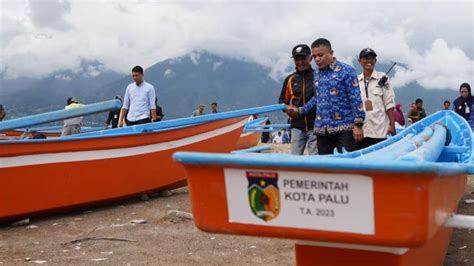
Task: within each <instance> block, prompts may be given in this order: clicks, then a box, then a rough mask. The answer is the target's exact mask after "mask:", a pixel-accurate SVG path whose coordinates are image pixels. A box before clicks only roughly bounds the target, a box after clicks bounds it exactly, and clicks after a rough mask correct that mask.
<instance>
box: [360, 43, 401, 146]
mask: <svg viewBox="0 0 474 266" xmlns="http://www.w3.org/2000/svg"><path fill="white" fill-rule="evenodd" d="M359 63H360V65H361V66H362V73H361V74H360V75H359V76H358V77H357V78H358V79H359V88H360V95H361V97H362V102H363V104H364V111H365V121H364V126H363V128H362V130H363V132H364V138H363V139H362V141H361V142H360V143H358V145H357V146H358V147H357V148H358V149H362V148H366V147H369V146H371V145H373V144H376V143H378V142H381V141H383V140H385V139H386V138H387V134H391V135H395V134H396V131H395V119H394V114H393V111H394V108H395V93H394V91H393V88H392V86H390V83H389V81H388V79H384V80H385V82H383V81H382V82H383V84H379V83H382V82H381V81H380V80H381V79H382V78H383V77H384V76H385V73H382V72H378V71H376V70H375V64H376V63H377V54H376V53H375V51H374V50H372V49H370V48H365V49H363V50H362V51H361V52H360V54H359Z"/></svg>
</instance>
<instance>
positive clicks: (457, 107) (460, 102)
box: [453, 83, 473, 127]
mask: <svg viewBox="0 0 474 266" xmlns="http://www.w3.org/2000/svg"><path fill="white" fill-rule="evenodd" d="M459 93H460V94H461V96H459V97H458V98H457V99H456V100H455V101H454V103H453V110H454V111H455V112H456V113H457V114H459V115H460V116H462V117H464V118H465V119H466V120H467V121H468V122H469V123H470V124H471V127H472V126H473V123H472V122H471V121H470V120H471V112H472V103H473V97H472V95H471V86H470V85H469V84H468V83H463V84H461V86H460V87H459Z"/></svg>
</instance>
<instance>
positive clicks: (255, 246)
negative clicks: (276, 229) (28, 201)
mask: <svg viewBox="0 0 474 266" xmlns="http://www.w3.org/2000/svg"><path fill="white" fill-rule="evenodd" d="M287 150H288V146H287V145H278V146H277V147H275V150H274V151H276V152H284V151H287ZM473 198H474V177H470V179H469V184H468V188H467V190H466V193H465V195H464V199H463V201H462V203H461V204H460V207H459V213H462V214H470V215H474V204H472V203H471V204H468V203H465V199H473ZM169 210H180V211H184V212H191V206H190V202H189V200H188V193H187V190H186V188H182V189H178V190H175V191H173V194H172V195H171V196H169V197H158V196H152V197H151V198H150V199H149V200H147V201H142V200H140V199H137V198H135V199H130V200H128V201H123V202H118V203H115V204H112V205H107V206H101V207H96V208H91V209H87V210H81V211H77V212H74V213H67V214H59V215H58V214H57V215H53V216H48V217H43V218H35V219H32V220H31V222H30V223H29V224H28V225H24V226H16V227H13V226H10V225H3V226H1V227H0V264H3V265H12V264H13V265H18V264H31V263H36V264H42V263H47V264H54V265H69V264H71V265H76V264H81V265H85V264H87V265H89V264H96V263H103V264H107V265H111V264H113V265H137V264H239V265H240V264H259V265H261V264H275V265H276V264H278V265H279V264H282V265H292V264H294V261H295V259H294V254H293V243H294V242H293V241H289V240H281V239H271V238H255V237H242V236H231V235H220V234H210V233H205V232H201V231H199V230H198V229H197V228H196V227H195V226H194V223H193V222H192V221H191V220H187V219H180V218H176V219H169V218H166V213H167V211H169ZM133 220H144V221H146V223H137V224H134V223H132V221H133ZM136 222H142V221H136ZM445 265H474V230H472V231H469V230H455V231H454V234H453V237H452V241H451V244H450V247H449V251H448V254H447V257H446V261H445Z"/></svg>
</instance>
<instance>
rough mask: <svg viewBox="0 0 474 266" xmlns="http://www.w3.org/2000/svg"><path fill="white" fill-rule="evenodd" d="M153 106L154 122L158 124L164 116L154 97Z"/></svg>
mask: <svg viewBox="0 0 474 266" xmlns="http://www.w3.org/2000/svg"><path fill="white" fill-rule="evenodd" d="M155 105H156V122H159V121H161V120H162V119H163V117H164V116H165V115H164V114H163V109H162V108H161V106H159V105H158V98H156V97H155Z"/></svg>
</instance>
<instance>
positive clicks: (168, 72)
mask: <svg viewBox="0 0 474 266" xmlns="http://www.w3.org/2000/svg"><path fill="white" fill-rule="evenodd" d="M174 76H176V74H175V72H174V71H173V70H171V69H169V68H168V69H166V70H165V72H164V73H163V77H165V78H173V77H174Z"/></svg>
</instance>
